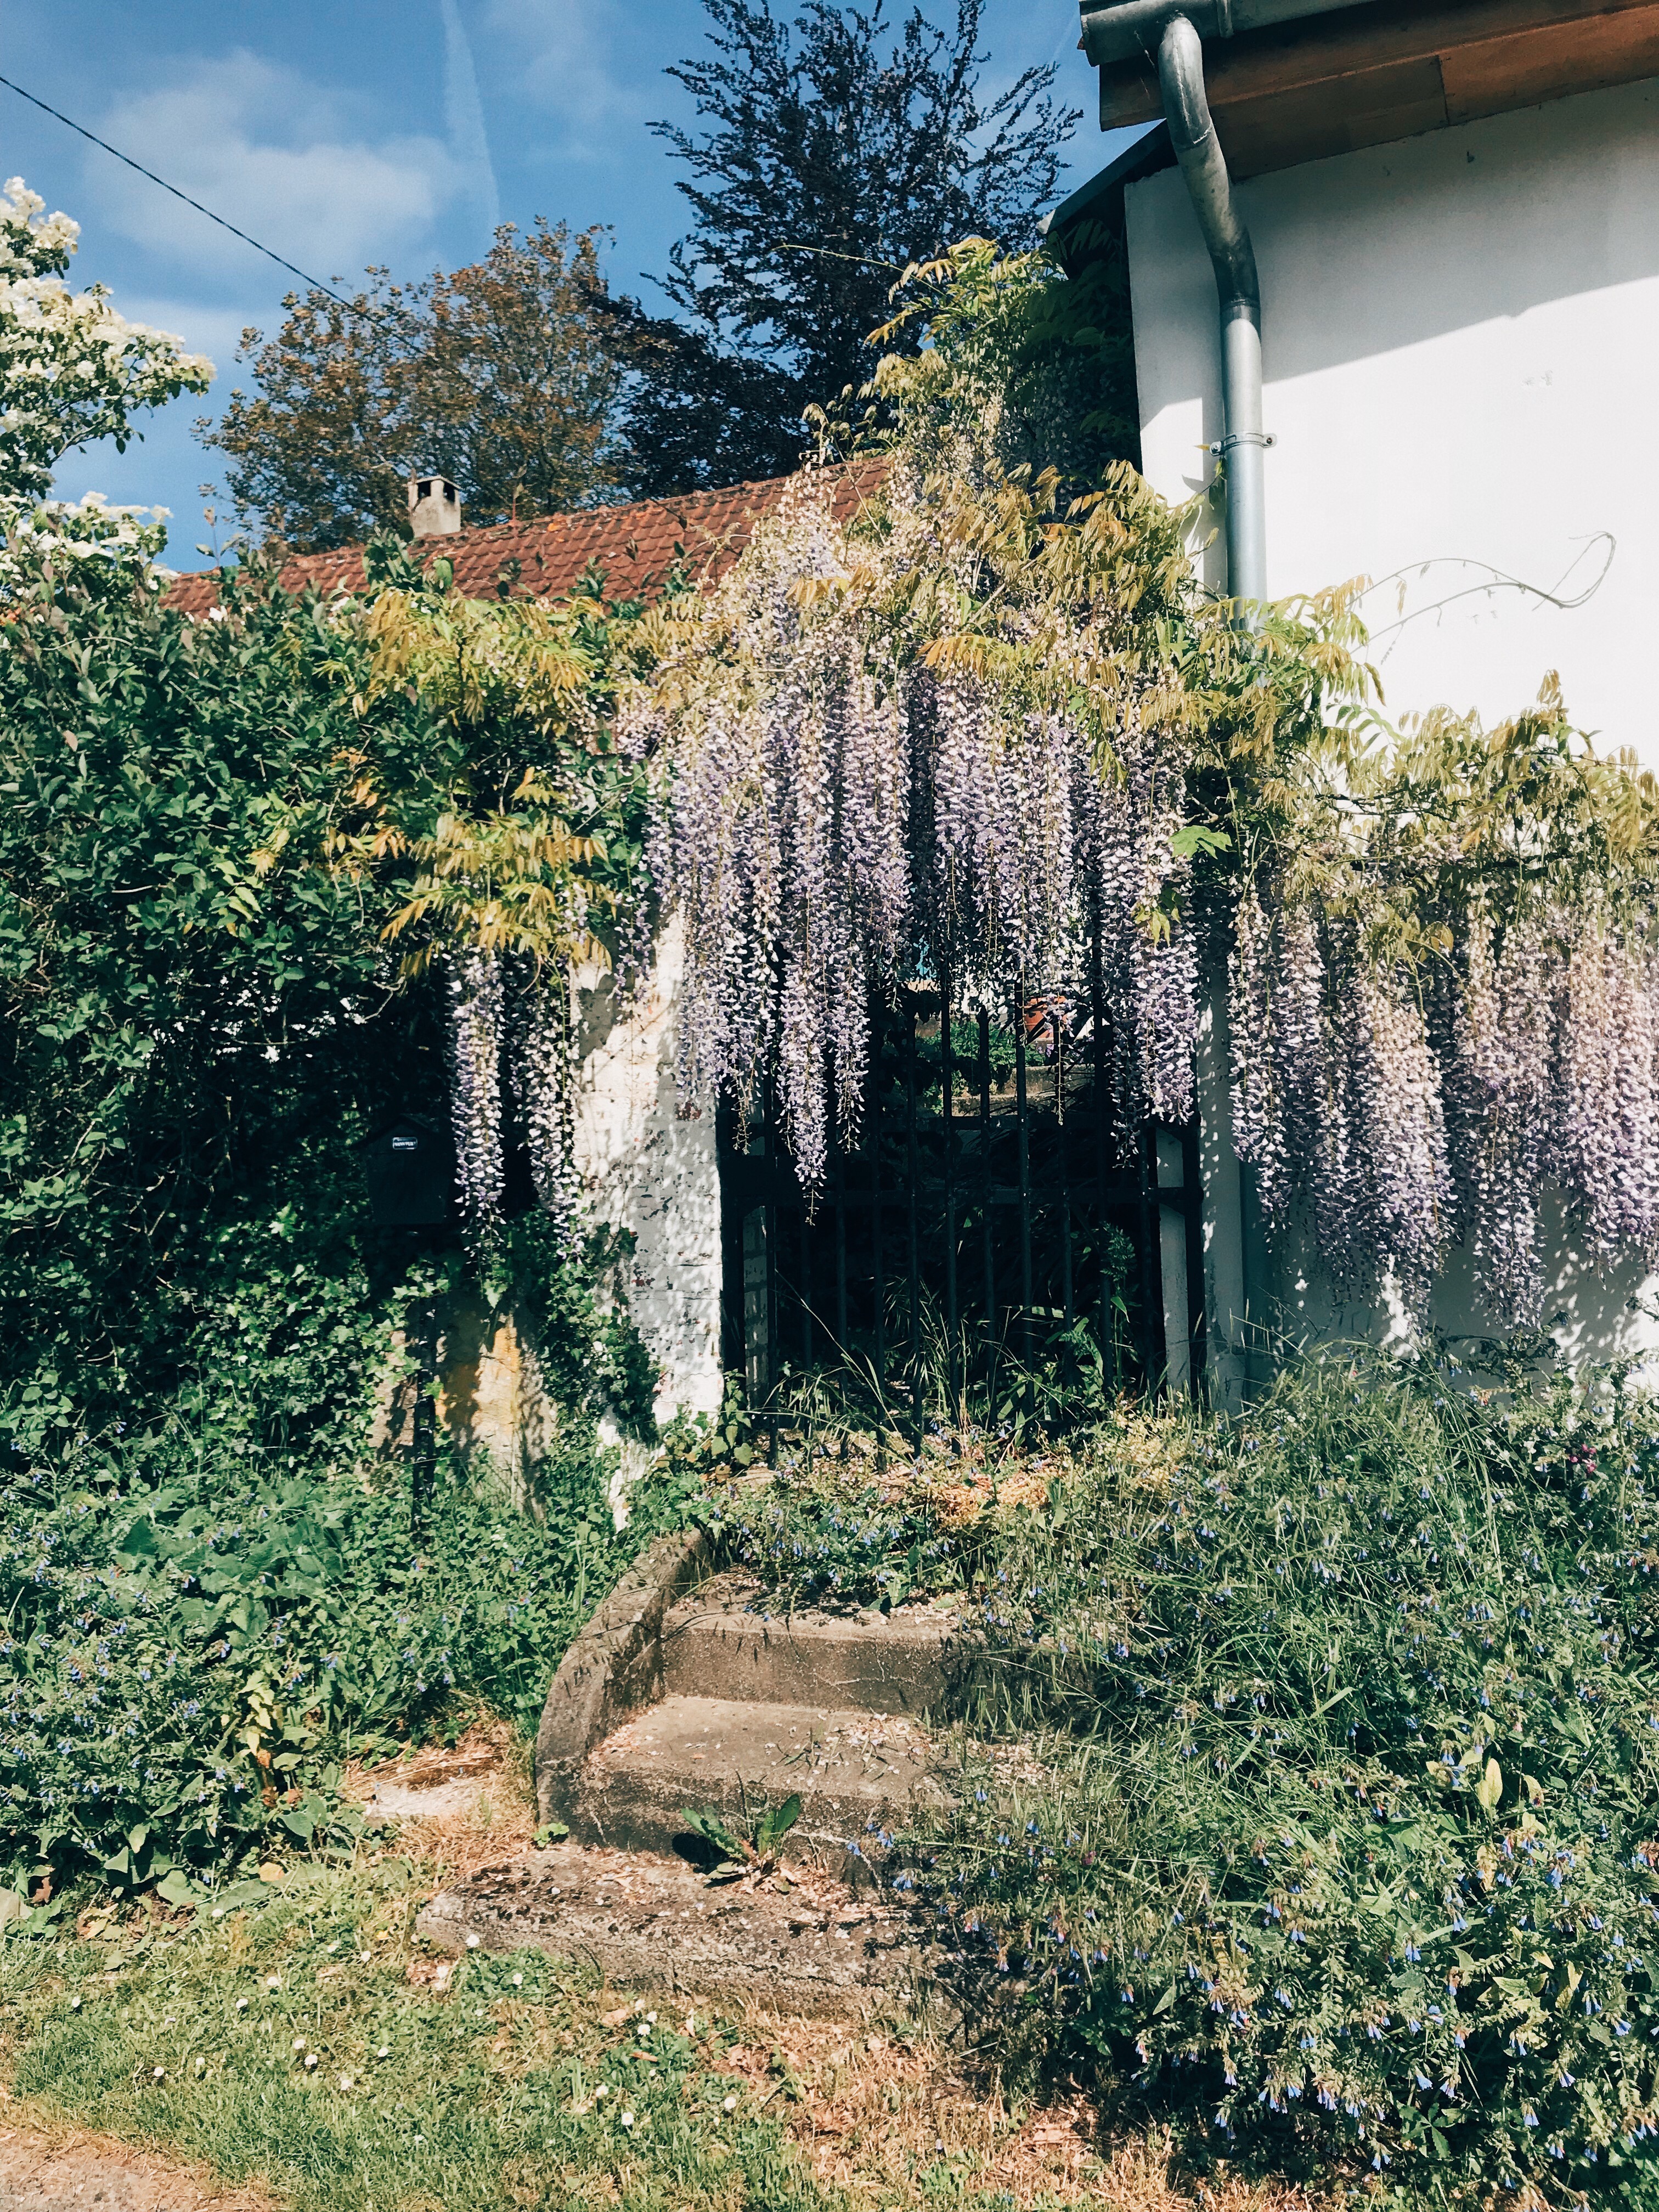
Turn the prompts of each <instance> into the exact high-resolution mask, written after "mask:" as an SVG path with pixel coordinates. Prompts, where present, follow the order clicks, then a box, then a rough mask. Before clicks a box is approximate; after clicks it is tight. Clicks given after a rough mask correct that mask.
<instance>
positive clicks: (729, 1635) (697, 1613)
mask: <svg viewBox="0 0 1659 2212" xmlns="http://www.w3.org/2000/svg"><path fill="white" fill-rule="evenodd" d="M662 1655H663V1687H664V1689H665V1691H666V1692H667V1693H668V1694H669V1695H670V1696H671V1697H674V1696H678V1697H704V1698H726V1699H737V1700H742V1701H744V1702H746V1703H749V1704H753V1705H811V1706H814V1707H817V1706H825V1705H833V1706H837V1707H841V1708H843V1709H845V1710H848V1711H854V1710H856V1711H861V1712H866V1713H892V1714H901V1713H902V1714H908V1716H909V1717H911V1718H912V1719H914V1720H921V1719H922V1718H923V1717H924V1716H927V1715H932V1716H933V1718H935V1719H941V1718H943V1717H945V1715H947V1714H949V1713H951V1712H953V1711H955V1710H956V1709H957V1706H958V1705H959V1704H960V1702H961V1699H962V1697H963V1692H964V1691H965V1689H966V1686H967V1683H968V1679H969V1671H970V1669H971V1667H972V1665H973V1662H974V1660H975V1656H976V1645H975V1640H974V1638H972V1637H971V1636H970V1635H964V1634H963V1632H962V1630H961V1629H960V1627H959V1626H958V1625H957V1621H956V1620H955V1618H954V1617H953V1616H952V1615H951V1613H948V1612H941V1611H936V1610H935V1609H934V1608H933V1607H930V1606H914V1607H911V1606H901V1607H897V1608H896V1609H895V1611H894V1612H893V1613H890V1614H888V1615H883V1614H881V1613H850V1614H848V1613H819V1612H797V1613H790V1614H788V1615H786V1616H779V1615H776V1614H768V1613H765V1612H763V1610H762V1609H761V1607H760V1602H759V1600H758V1597H757V1593H756V1591H755V1589H754V1588H753V1586H752V1585H749V1584H745V1583H742V1582H739V1581H738V1580H737V1579H736V1578H734V1577H729V1576H721V1577H717V1578H716V1579H715V1580H714V1581H713V1582H710V1583H704V1584H703V1586H702V1589H699V1590H698V1591H697V1592H696V1594H695V1595H693V1596H690V1597H687V1598H682V1599H681V1600H680V1601H679V1602H678V1604H676V1605H674V1606H671V1607H670V1608H669V1610H668V1612H667V1613H666V1614H665V1617H664V1620H663V1628H662Z"/></svg>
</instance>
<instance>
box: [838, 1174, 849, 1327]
mask: <svg viewBox="0 0 1659 2212" xmlns="http://www.w3.org/2000/svg"><path fill="white" fill-rule="evenodd" d="M836 1351H837V1352H840V1354H841V1356H842V1358H843V1359H845V1358H846V1357H847V1162H846V1159H845V1158H844V1157H843V1155H842V1152H841V1151H840V1149H839V1147H838V1148H837V1150H836Z"/></svg>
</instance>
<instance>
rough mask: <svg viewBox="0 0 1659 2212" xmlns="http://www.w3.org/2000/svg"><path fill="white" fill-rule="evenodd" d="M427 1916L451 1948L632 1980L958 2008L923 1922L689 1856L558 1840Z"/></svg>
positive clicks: (854, 2004) (807, 2006) (825, 1887)
mask: <svg viewBox="0 0 1659 2212" xmlns="http://www.w3.org/2000/svg"><path fill="white" fill-rule="evenodd" d="M416 1927H417V1929H418V1931H419V1932H420V1934H422V1936H426V1937H427V1938H428V1940H429V1941H431V1942H434V1943H437V1944H440V1945H441V1946H442V1947H443V1948H445V1949H446V1950H449V1951H453V1952H465V1951H466V1950H467V1949H469V1948H471V1946H472V1945H473V1944H475V1943H476V1944H477V1948H479V1949H481V1950H483V1951H490V1952H495V1953H498V1954H499V1953H502V1952H507V1951H514V1950H518V1949H520V1948H534V1949H538V1950H543V1951H545V1952H547V1953H549V1954H551V1955H552V1956H554V1957H556V1958H561V1959H569V1960H574V1961H576V1962H577V1963H578V1964H579V1965H583V1966H587V1967H588V1968H589V1969H592V1970H597V1971H598V1972H599V1974H600V1975H601V1976H602V1978H604V1979H605V1980H606V1981H608V1982H611V1983H616V1984H620V1985H622V1986H623V1987H631V1988H636V1989H641V1990H667V1991H669V1992H671V1993H673V1994H676V1995H684V1996H701V1995H702V1994H704V1993H705V1992H708V1993H715V1992H719V1993H723V1994H726V1995H738V1996H742V1995H749V1996H757V1997H761V1998H764V1999H766V2000H767V2001H769V2002H773V2003H775V2004H779V2005H781V2006H785V2007H787V2008H788V2009H789V2010H791V2011H794V2012H799V2013H829V2014H832V2015H849V2014H850V2015H861V2014H864V2013H867V2012H871V2011H876V2010H882V2011H887V2010H890V2009H891V2008H893V2007H894V2006H895V2005H896V2004H897V2005H902V2006H903V2007H904V2008H907V2009H913V2008H915V2007H917V2006H919V2005H926V2004H930V2003H931V2004H935V2005H937V2006H939V2008H940V2009H941V2012H942V2015H943V2016H944V2017H945V2018H946V2019H949V2018H951V2017H954V2009H953V2008H952V2007H951V2006H950V2005H949V2004H948V2003H947V2002H945V2000H944V1998H943V1997H942V1996H941V1995H940V1993H939V1991H938V1990H937V1987H936V1984H935V1979H934V1965H935V1961H934V1956H933V1952H932V1951H931V1949H930V1948H928V1946H927V1942H926V1941H925V1938H923V1937H922V1936H921V1932H920V1931H919V1930H918V1929H916V1928H915V1925H914V1924H913V1923H911V1922H909V1921H908V1920H907V1919H906V1918H905V1917H903V1916H902V1915H901V1914H899V1913H896V1911H894V1910H893V1909H892V1908H891V1906H890V1905H882V1904H879V1903H872V1902H871V1901H869V1900H868V1899H856V1898H854V1897H851V1896H849V1895H848V1894H847V1893H845V1892H842V1891H838V1890H836V1888H835V1887H834V1886H833V1885H830V1884H828V1883H823V1882H815V1883H814V1884H813V1885H812V1886H811V1887H810V1888H807V1889H804V1890H792V1891H789V1892H787V1893H784V1894H781V1895H780V1894H779V1893H777V1892H776V1891H775V1889H773V1888H771V1887H767V1888H763V1889H760V1890H757V1891H753V1892H750V1891H749V1890H746V1889H744V1887H741V1886H740V1885H737V1884H731V1885H721V1886H719V1887H710V1886H709V1885H708V1882H707V1881H705V1880H704V1879H703V1877H702V1875H701V1874H699V1873H698V1872H697V1870H696V1869H695V1868H694V1867H692V1866H690V1865H689V1864H688V1863H686V1862H685V1861H684V1860H683V1859H678V1858H675V1857H645V1856H641V1855H634V1856H631V1857H625V1856H623V1854H620V1853H618V1852H615V1851H610V1850H586V1849H584V1848H582V1847H581V1846H580V1845H578V1844H556V1845H555V1846H554V1847H553V1848H552V1849H551V1850H546V1851H538V1853H537V1854H536V1855H535V1857H533V1858H520V1859H513V1860H509V1861H507V1862H506V1863H503V1864H501V1865H499V1866H491V1867H484V1868H481V1869H479V1870H478V1872H477V1873H476V1874H475V1875H471V1877H470V1878H469V1879H468V1880H466V1881H460V1882H457V1883H455V1884H454V1885H453V1887H451V1888H448V1889H446V1890H441V1891H440V1892H439V1893H438V1895H437V1896H436V1897H435V1898H434V1899H433V1900H432V1902H431V1904H430V1905H428V1906H427V1908H426V1910H425V1911H423V1912H422V1914H421V1916H420V1917H419V1919H418V1921H417V1922H416ZM635 2063H638V2062H635Z"/></svg>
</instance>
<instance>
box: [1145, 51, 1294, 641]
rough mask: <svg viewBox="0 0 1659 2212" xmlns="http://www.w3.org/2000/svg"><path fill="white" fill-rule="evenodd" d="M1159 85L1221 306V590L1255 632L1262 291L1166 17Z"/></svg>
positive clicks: (1198, 64)
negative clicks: (1223, 494)
mask: <svg viewBox="0 0 1659 2212" xmlns="http://www.w3.org/2000/svg"><path fill="white" fill-rule="evenodd" d="M1158 84H1159V86H1160V88H1161V89H1162V91H1163V94H1164V119H1165V121H1166V122H1167V123H1168V125H1169V127H1170V144H1171V145H1172V146H1173V148H1174V149H1175V156H1176V161H1179V162H1180V164H1181V173H1182V176H1184V177H1185V178H1186V179H1187V190H1188V193H1189V195H1190V196H1191V198H1192V203H1193V212H1194V215H1196V216H1197V217H1198V227H1199V228H1200V231H1201V232H1202V233H1203V234H1204V243H1205V245H1206V246H1207V247H1208V248H1209V251H1210V259H1211V261H1212V264H1214V267H1215V288H1216V292H1217V295H1218V298H1219V301H1220V305H1221V395H1222V412H1223V416H1224V429H1223V435H1222V436H1221V439H1220V441H1218V445H1217V446H1216V447H1214V448H1212V450H1214V451H1216V452H1218V453H1220V455H1221V458H1222V463H1223V465H1224V467H1225V470H1226V477H1227V590H1228V592H1229V595H1230V596H1231V598H1232V599H1236V600H1237V601H1240V602H1242V603H1244V604H1243V605H1241V607H1240V611H1239V620H1240V622H1241V623H1243V625H1244V626H1245V627H1246V628H1248V629H1255V627H1256V623H1257V621H1258V619H1259V617H1258V616H1257V613H1256V605H1255V603H1259V602H1260V601H1261V600H1263V599H1266V598H1267V499H1266V486H1265V483H1264V481H1263V470H1262V453H1263V450H1264V448H1265V447H1267V446H1269V445H1271V444H1272V442H1273V441H1272V440H1271V439H1270V438H1268V437H1267V436H1266V435H1264V434H1263V431H1262V428H1261V286H1260V285H1259V284H1258V283H1257V281H1256V274H1255V251H1254V249H1253V248H1252V246H1251V245H1250V234H1249V231H1248V230H1246V229H1245V228H1244V226H1243V223H1242V222H1240V221H1239V219H1238V211H1237V209H1236V208H1235V207H1234V205H1233V194H1232V186H1231V183H1230V182H1229V180H1228V176H1227V163H1226V160H1225V156H1224V155H1223V154H1222V151H1221V144H1220V141H1219V140H1218V138H1217V137H1216V135H1215V125H1214V124H1213V123H1212V121H1211V119H1210V103H1209V101H1208V100H1207V99H1206V97H1205V93H1204V48H1203V45H1202V42H1201V41H1200V38H1199V35H1198V33H1197V32H1196V31H1195V30H1194V27H1193V26H1192V24H1191V23H1190V22H1188V20H1187V18H1186V16H1184V15H1172V16H1171V17H1170V20H1169V21H1168V22H1167V23H1166V24H1165V25H1164V35H1163V37H1162V38H1161V39H1160V40H1159V41H1158Z"/></svg>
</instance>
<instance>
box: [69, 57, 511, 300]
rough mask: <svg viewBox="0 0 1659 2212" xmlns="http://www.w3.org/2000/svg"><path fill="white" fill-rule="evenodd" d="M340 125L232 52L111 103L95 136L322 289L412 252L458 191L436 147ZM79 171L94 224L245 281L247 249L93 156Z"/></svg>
mask: <svg viewBox="0 0 1659 2212" xmlns="http://www.w3.org/2000/svg"><path fill="white" fill-rule="evenodd" d="M351 125H352V118H351V116H350V115H349V113H348V112H347V103H346V102H345V101H343V100H342V99H341V98H340V97H339V95H337V94H335V93H332V92H331V91H330V90H328V89H327V88H324V87H322V86H319V85H317V84H315V83H313V82H309V81H308V80H307V79H306V78H304V77H302V76H301V75H300V74H299V72H298V71H297V70H291V69H287V68H283V67H281V66H279V65H277V64H273V63H270V62H267V61H264V60H263V59H262V58H260V57H259V56H258V55H256V54H252V53H249V52H235V53H233V54H230V55H228V56H226V57H225V58H222V59H219V60H211V61H201V62H197V63H196V64H193V65H192V66H191V67H189V68H188V69H187V70H185V73H184V75H183V76H182V78H181V80H180V81H179V82H176V83H173V84H170V85H167V86H165V87H163V88H158V89H156V90H155V91H153V92H145V93H135V94H131V95H130V96H128V97H127V98H125V99H124V100H118V102H117V103H116V104H115V106H112V108H110V109H109V110H108V111H107V112H106V114H105V115H104V117H103V118H102V120H101V123H100V135H101V136H102V137H106V138H108V139H109V140H110V141H111V143H112V144H114V145H117V146H118V147H120V148H121V149H122V150H123V151H124V152H125V153H129V154H131V155H132V157H133V159H134V160H135V161H143V163H144V164H145V166H146V167H149V168H153V169H155V171H156V172H157V173H158V174H160V175H161V176H164V177H166V178H167V179H168V180H169V181H170V182H171V183H173V184H175V185H178V186H179V190H180V191H185V192H188V193H190V195H191V197H192V198H195V199H198V200H201V201H202V202H203V203H204V204H205V205H206V206H208V207H210V208H212V209H213V210H214V211H215V213H216V214H218V215H221V216H223V217H224V218H225V220H226V221H227V222H234V223H235V224H236V225H237V227H238V228H240V229H242V230H245V231H246V232H248V233H249V234H251V235H252V236H253V237H254V238H257V239H258V240H260V241H261V243H262V244H264V245H265V246H270V248H271V249H272V250H273V252H276V253H279V254H281V255H283V258H285V259H287V260H289V261H292V262H294V263H295V264H297V265H298V266H299V267H300V268H301V269H304V270H308V271H309V272H310V274H311V275H312V276H314V277H317V278H319V279H320V280H321V281H322V282H323V283H328V282H329V281H330V280H331V278H332V277H334V276H343V277H346V278H348V279H349V278H350V277H353V276H356V275H357V274H358V273H359V272H360V271H361V270H362V268H363V266H364V265H365V264H367V263H368V262H371V261H381V260H385V261H390V262H392V263H393V264H394V265H396V264H398V263H400V262H403V261H405V260H406V258H407V257H408V256H409V255H410V254H411V253H414V252H418V251H420V250H422V249H423V248H424V246H426V244H427V241H428V239H429V237H430V234H431V233H432V231H433V228H434V226H435V223H436V222H438V220H439V219H440V217H441V216H442V214H443V212H444V210H445V209H446V208H447V206H448V204H450V203H451V202H452V201H453V199H455V198H456V197H458V196H460V195H464V194H465V190H466V185H467V182H468V179H466V178H465V174H464V173H463V172H462V171H461V169H460V168H459V167H458V165H457V163H456V161H455V160H454V157H453V155H452V154H451V152H450V150H449V149H448V148H447V147H446V146H445V145H444V144H443V143H442V142H441V140H439V139H437V138H435V137H380V138H378V139H375V138H371V137H369V136H368V135H367V134H364V133H362V131H358V132H356V134H354V133H353V131H352V127H351ZM86 185H87V191H88V197H89V198H90V199H91V200H92V201H93V202H94V206H95V212H96V217H97V220H98V221H99V222H100V223H102V224H104V225H106V226H107V227H109V228H112V229H114V230H117V231H119V232H120V233H121V234H123V235H124V236H125V237H127V238H130V239H131V240H135V241H136V242H137V244H139V245H141V246H146V247H148V248H149V249H150V250H151V251H152V252H156V253H158V254H161V255H163V256H165V257H166V258H167V259H169V260H171V261H173V262H174V263H175V264H182V265H185V266H188V267H189V268H190V269H191V270H195V271H197V272H199V273H201V274H203V275H207V274H211V275H213V276H218V277H221V278H228V279H229V280H231V281H232V282H237V281H239V280H240V282H242V283H246V280H247V278H248V277H249V276H250V275H251V274H252V264H253V263H254V262H255V259H256V257H254V255H253V252H252V248H251V247H250V246H245V245H243V244H242V243H241V242H240V240H237V239H234V238H233V237H231V236H230V234H228V232H226V231H224V230H222V229H220V228H219V227H218V226H217V224H216V223H210V222H207V221H206V220H205V219H204V217H203V216H199V215H197V214H196V213H194V212H193V210H191V209H189V208H187V207H184V206H181V205H180V204H179V201H177V200H176V199H174V198H173V197H172V195H171V194H170V193H167V192H163V191H160V190H159V189H158V188H157V187H156V186H155V185H152V184H149V183H146V182H145V181H144V179H142V178H139V177H135V176H134V175H133V174H132V173H131V170H128V169H121V168H118V167H116V166H115V165H114V164H113V163H112V161H110V160H109V157H108V156H107V155H103V154H92V155H89V156H88V161H87V167H86ZM88 227H89V226H88ZM267 266H269V264H267ZM260 289H264V288H263V286H261V288H260Z"/></svg>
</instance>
